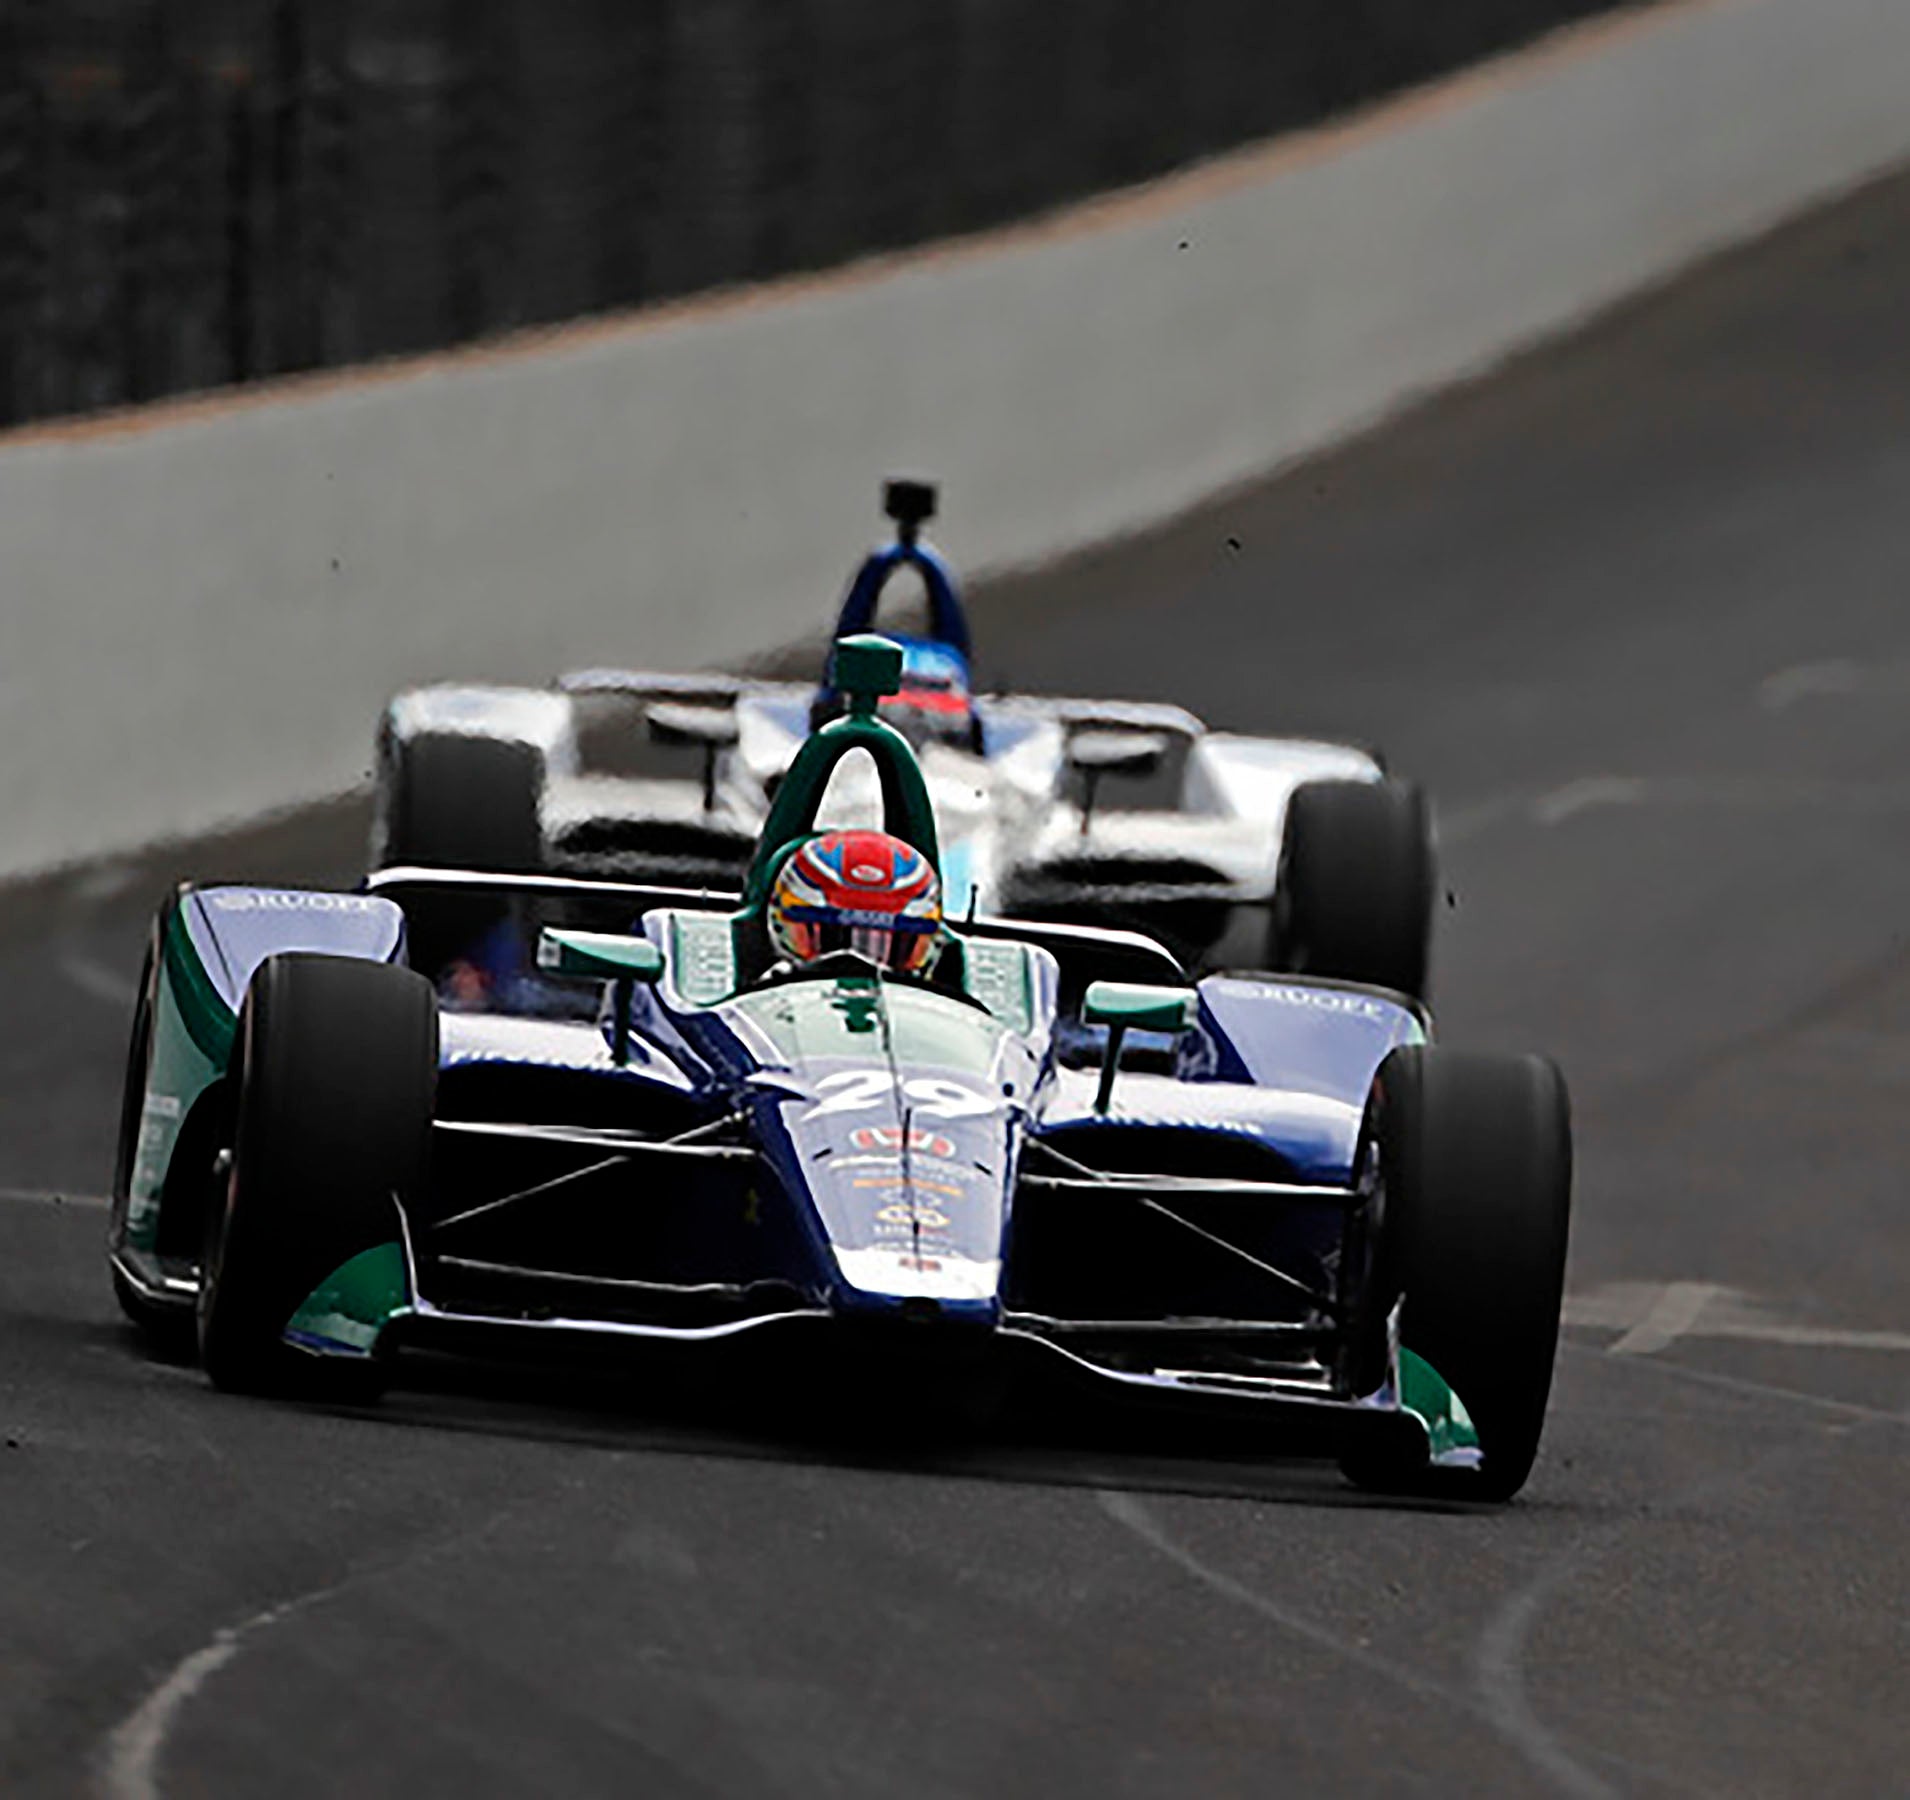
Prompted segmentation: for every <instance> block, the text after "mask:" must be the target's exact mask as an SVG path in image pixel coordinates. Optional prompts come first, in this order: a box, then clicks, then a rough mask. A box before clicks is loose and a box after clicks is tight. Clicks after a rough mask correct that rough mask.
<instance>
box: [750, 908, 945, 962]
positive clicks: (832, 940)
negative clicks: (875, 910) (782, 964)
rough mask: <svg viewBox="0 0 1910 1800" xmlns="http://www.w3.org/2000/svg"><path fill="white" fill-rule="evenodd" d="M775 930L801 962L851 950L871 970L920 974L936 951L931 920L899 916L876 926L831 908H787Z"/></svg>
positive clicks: (868, 917)
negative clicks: (873, 965)
mask: <svg viewBox="0 0 1910 1800" xmlns="http://www.w3.org/2000/svg"><path fill="white" fill-rule="evenodd" d="M781 927H782V938H783V942H784V945H785V946H786V948H787V949H788V951H789V953H790V954H791V955H792V956H794V957H796V958H797V959H798V960H799V961H801V962H814V961H815V960H816V958H817V957H819V956H828V955H830V954H832V953H833V952H835V951H837V950H852V951H854V952H855V954H856V955H857V956H860V957H861V958H862V959H863V960H864V961H865V962H872V963H874V964H875V965H876V967H877V968H881V969H893V970H895V971H896V972H897V973H898V974H902V975H920V974H922V973H924V972H925V971H926V970H928V969H929V968H931V967H933V965H934V962H935V954H936V951H937V950H938V949H939V948H940V938H939V935H938V933H939V930H940V927H939V925H938V924H937V922H936V921H935V920H934V919H917V918H908V917H906V916H900V917H894V918H883V919H882V920H881V922H880V923H879V924H878V923H876V922H875V917H874V916H873V915H871V914H868V913H863V914H861V915H859V916H857V917H854V918H850V917H847V916H845V915H844V914H843V913H841V912H839V911H837V910H836V909H835V908H834V907H827V906H791V907H785V908H784V909H783V911H782V916H781Z"/></svg>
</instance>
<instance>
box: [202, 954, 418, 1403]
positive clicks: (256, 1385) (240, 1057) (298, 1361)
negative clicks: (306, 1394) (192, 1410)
mask: <svg viewBox="0 0 1910 1800" xmlns="http://www.w3.org/2000/svg"><path fill="white" fill-rule="evenodd" d="M437 1069H438V1010H437V1001H436V998H435V996H434V995H433V993H432V990H431V985H430V983H429V982H427V981H426V980H424V978H423V977H422V976H420V975H417V974H414V973H413V972H412V971H411V970H409V969H403V968H398V967H395V966H393V965H390V964H384V963H369V962H359V961H355V960H353V959H350V958H346V957H335V956H313V955H286V956H274V957H270V958H268V959H267V960H266V961H265V962H264V963H263V964H261V965H260V968H259V970H258V972H257V974H255V975H254V976H253V978H252V984H251V987H250V989H249V990H248V991H247V994H246V999H245V1006H244V1008H243V1010H242V1011H241V1013H240V1015H239V1036H238V1042H237V1045H236V1046H235V1050H234V1077H235V1079H236V1081H237V1083H238V1101H237V1131H236V1139H235V1143H234V1147H233V1159H232V1168H231V1173H230V1177H229V1180H228V1182H227V1185H226V1190H225V1194H224V1196H223V1203H222V1204H221V1203H215V1205H214V1207H213V1209H212V1218H211V1220H210V1222H209V1227H208V1231H207V1242H206V1255H205V1263H204V1270H203V1273H202V1276H201V1280H200V1289H199V1354H200V1359H201V1361H202V1362H203V1363H204V1365H205V1370H206V1373H207V1374H208V1375H209V1376H210V1377H211V1378H212V1381H213V1383H214V1385H215V1386H218V1387H222V1388H228V1389H232V1390H236V1391H240V1392H252V1393H259V1392H275V1391H277V1392H282V1391H287V1390H289V1389H292V1388H295V1387H301V1386H304V1387H310V1386H311V1385H313V1384H314V1383H316V1384H317V1385H320V1386H323V1385H324V1384H325V1378H326V1375H327V1372H328V1369H327V1364H326V1363H325V1361H324V1359H322V1358H316V1357H311V1356H307V1355H306V1354H304V1353H303V1352H300V1351H297V1350H294V1349H292V1348H291V1347H290V1346H288V1345H287V1344H286V1342H285V1340H284V1336H283V1333H284V1329H285V1325H286V1322H287V1321H288V1320H289V1319H290V1318H291V1316H292V1314H293V1313H294V1312H295V1311H296V1310H297V1309H298V1307H299V1306H300V1305H301V1304H302V1303H303V1302H304V1300H305V1299H306V1297H307V1296H308V1295H309V1294H311V1292H312V1291H313V1289H314V1288H316V1287H317V1286H318V1285H319V1283H320V1282H322V1281H324V1280H325V1278H326V1277H327V1276H329V1275H330V1274H332V1273H333V1272H334V1271H335V1270H336V1269H338V1268H339V1267H340V1266H341V1265H342V1264H344V1263H345V1262H347V1261H349V1260H350V1259H351V1258H352V1257H353V1256H355V1255H357V1254H358V1253H359V1252H360V1251H363V1250H369V1249H372V1248H374V1247H375V1246H377V1245H379V1244H382V1243H387V1242H389V1241H390V1240H391V1239H393V1238H394V1237H396V1236H397V1235H398V1233H399V1223H398V1217H397V1211H396V1208H395V1206H394V1201H396V1202H398V1203H403V1202H404V1201H406V1200H408V1199H409V1198H410V1197H411V1196H412V1195H414V1194H415V1193H416V1192H417V1190H418V1189H419V1187H420V1185H421V1184H422V1181H423V1178H424V1173H425V1167H426V1157H427V1154H428V1150H429V1140H430V1129H431V1117H432V1109H433V1105H434V1102H435V1098H436V1087H437ZM331 1373H333V1374H335V1375H337V1376H338V1377H339V1379H340V1381H341V1382H342V1383H343V1384H344V1385H347V1386H353V1387H362V1386H363V1385H364V1367H363V1365H359V1364H353V1363H343V1364H341V1365H337V1366H336V1367H335V1368H334V1369H332V1370H331Z"/></svg>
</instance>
